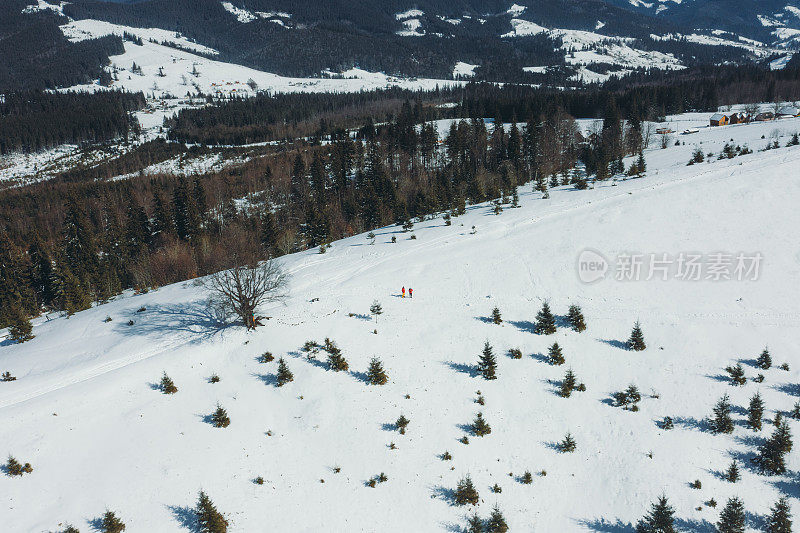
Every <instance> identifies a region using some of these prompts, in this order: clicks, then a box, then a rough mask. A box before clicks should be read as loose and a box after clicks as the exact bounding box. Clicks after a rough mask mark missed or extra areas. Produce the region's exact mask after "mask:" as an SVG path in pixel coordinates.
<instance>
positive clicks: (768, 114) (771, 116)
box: [756, 111, 775, 122]
mask: <svg viewBox="0 0 800 533" xmlns="http://www.w3.org/2000/svg"><path fill="white" fill-rule="evenodd" d="M768 120H775V113H773V112H772V111H764V112H762V113H759V114H758V115H756V121H758V122H766V121H768Z"/></svg>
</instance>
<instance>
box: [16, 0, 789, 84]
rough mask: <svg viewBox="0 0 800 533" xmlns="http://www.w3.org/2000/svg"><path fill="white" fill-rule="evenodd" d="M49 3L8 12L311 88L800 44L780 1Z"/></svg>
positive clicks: (691, 59)
mask: <svg viewBox="0 0 800 533" xmlns="http://www.w3.org/2000/svg"><path fill="white" fill-rule="evenodd" d="M48 1H49V0H14V1H13V2H10V4H11V5H13V9H14V10H15V13H14V15H15V17H19V13H20V11H23V12H25V13H26V16H27V17H30V18H38V19H41V20H44V19H45V17H49V19H48V20H47V22H46V24H49V25H50V28H51V30H50V31H51V32H52V30H53V28H55V26H56V25H57V24H63V23H64V21H65V20H69V19H74V20H80V19H97V20H101V21H107V22H111V23H115V24H118V25H123V26H129V27H138V28H160V29H163V30H167V31H169V32H179V33H180V34H182V35H183V36H185V37H186V38H188V39H190V40H191V41H194V42H196V43H199V44H202V45H204V46H205V47H209V48H211V49H213V50H215V51H217V52H218V54H215V58H216V59H219V60H222V61H226V62H230V63H237V64H240V65H245V66H248V67H252V68H256V69H259V70H263V71H267V72H274V73H277V74H281V75H287V76H303V77H306V76H313V75H320V74H325V73H328V72H334V73H335V72H343V71H345V70H348V69H351V68H353V67H358V68H361V69H365V70H368V71H380V72H385V73H387V74H390V75H398V76H405V77H413V76H420V77H428V78H437V79H452V78H453V77H454V76H458V77H474V78H475V79H484V80H491V81H511V82H526V83H550V84H560V85H563V84H568V83H581V82H595V81H604V80H606V79H608V78H609V77H610V76H614V75H623V74H625V73H628V72H631V71H634V70H642V69H650V68H657V69H675V68H683V67H685V66H692V65H697V64H718V63H746V62H767V61H776V60H777V59H778V58H780V57H782V56H783V59H782V60H781V61H783V63H781V64H785V62H786V60H787V59H788V57H785V56H786V55H787V54H786V50H787V49H794V48H796V47H797V46H798V44H800V43H799V42H798V40H797V39H796V38H797V37H798V35H800V31H798V30H794V29H793V28H794V26H793V24H795V22H797V23H800V17H797V16H796V15H798V14H800V9H796V8H793V7H792V6H791V5H789V6H787V5H786V4H785V3H783V2H777V0H767V1H766V2H760V3H758V6H753V4H756V3H755V2H744V0H694V1H691V0H685V1H684V2H683V3H680V4H678V3H676V2H675V1H673V0H664V1H661V2H658V1H655V0H654V1H653V2H645V1H643V0H453V1H445V0H415V1H414V2H409V0H374V1H364V0H324V1H320V0H138V1H131V0H113V1H108V0H107V1H102V0H74V1H72V2H70V3H63V4H58V5H56V4H55V3H54V4H48V3H47V2H48ZM792 1H796V0H792ZM20 4H22V5H26V4H27V5H28V6H29V7H27V8H23V9H20ZM747 6H750V7H749V8H748V7H747ZM7 9H9V8H8V7H7V6H4V7H0V15H2V11H3V10H7ZM795 10H796V12H795ZM719 13H725V16H719ZM729 13H737V15H736V16H733V17H732V16H730V15H728V14H729ZM795 19H796V20H795ZM41 24H45V22H41ZM795 25H796V24H795ZM798 27H800V25H799V26H798ZM0 37H1V36H0ZM751 39H755V40H757V41H758V42H754V41H752V40H751ZM23 57H24V56H23ZM3 61H4V60H3V59H0V68H2V67H3V65H2V62H3Z"/></svg>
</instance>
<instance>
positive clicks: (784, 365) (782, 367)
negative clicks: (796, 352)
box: [778, 363, 789, 372]
mask: <svg viewBox="0 0 800 533" xmlns="http://www.w3.org/2000/svg"><path fill="white" fill-rule="evenodd" d="M778 368H780V369H781V370H785V371H787V372H788V371H789V363H783V364H782V365H781V366H779V367H778Z"/></svg>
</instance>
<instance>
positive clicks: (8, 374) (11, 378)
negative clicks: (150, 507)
mask: <svg viewBox="0 0 800 533" xmlns="http://www.w3.org/2000/svg"><path fill="white" fill-rule="evenodd" d="M16 379H17V378H16V377H15V376H12V375H11V372H3V374H2V376H0V381H5V382H8V381H16Z"/></svg>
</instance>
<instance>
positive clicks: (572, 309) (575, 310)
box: [567, 304, 586, 333]
mask: <svg viewBox="0 0 800 533" xmlns="http://www.w3.org/2000/svg"><path fill="white" fill-rule="evenodd" d="M567 322H569V326H570V327H571V328H572V329H573V330H574V331H577V332H578V333H580V332H581V331H583V330H585V329H586V323H585V322H584V320H583V311H581V308H580V307H579V306H577V305H574V304H573V305H570V306H569V311H567Z"/></svg>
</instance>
